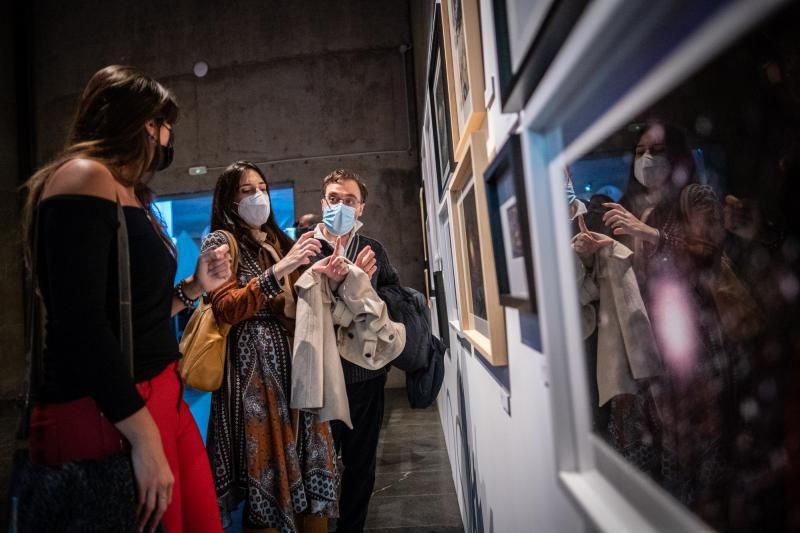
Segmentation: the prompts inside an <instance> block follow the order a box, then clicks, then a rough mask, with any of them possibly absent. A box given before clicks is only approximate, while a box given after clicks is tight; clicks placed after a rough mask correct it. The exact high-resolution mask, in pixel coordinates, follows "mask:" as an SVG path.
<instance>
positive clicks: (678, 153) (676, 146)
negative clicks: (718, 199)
mask: <svg viewBox="0 0 800 533" xmlns="http://www.w3.org/2000/svg"><path fill="white" fill-rule="evenodd" d="M657 126H660V127H661V128H663V129H664V146H665V154H666V156H667V159H668V160H669V162H670V165H671V166H672V172H671V174H670V177H669V180H668V181H667V187H668V192H667V194H665V195H664V196H663V197H662V198H661V200H660V201H659V205H658V206H656V210H657V211H659V210H661V209H663V208H664V207H665V206H669V205H673V206H674V205H675V202H676V201H677V199H678V196H679V195H680V192H681V190H682V189H683V188H684V187H685V186H687V185H689V184H691V183H697V172H696V171H695V163H694V157H692V152H691V150H689V146H688V144H687V142H686V136H685V135H684V133H683V131H682V130H681V129H680V128H678V127H677V126H675V125H673V124H669V123H667V122H664V121H662V120H659V119H650V120H648V121H647V125H646V126H645V128H644V129H642V130H641V133H640V135H639V136H638V137H637V138H636V143H637V144H638V143H639V141H641V139H642V137H643V136H644V134H645V133H647V131H648V130H650V129H651V128H653V127H657ZM633 148H634V154H635V152H636V145H634V147H633ZM635 164H636V157H635V156H634V157H633V158H632V159H631V166H630V170H629V172H628V185H627V187H626V189H625V194H623V195H622V198H621V199H620V201H619V203H620V204H621V205H622V206H624V207H625V208H626V209H627V210H629V211H630V212H631V213H633V214H634V215H636V216H637V217H641V215H642V207H641V206H642V199H643V197H644V196H645V195H646V194H647V189H646V188H645V186H644V185H642V184H641V183H639V181H638V180H637V179H636V178H635V177H634V175H633V172H634V166H635Z"/></svg>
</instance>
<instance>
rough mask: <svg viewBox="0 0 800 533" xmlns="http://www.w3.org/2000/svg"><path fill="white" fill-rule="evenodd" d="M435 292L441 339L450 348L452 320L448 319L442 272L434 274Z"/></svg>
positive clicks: (438, 271) (445, 290)
mask: <svg viewBox="0 0 800 533" xmlns="http://www.w3.org/2000/svg"><path fill="white" fill-rule="evenodd" d="M433 292H434V294H435V295H436V317H437V319H438V322H439V338H441V339H442V342H443V343H444V345H445V346H447V347H448V348H450V319H449V318H448V317H447V289H446V288H445V285H444V274H442V271H441V270H437V271H435V272H434V273H433Z"/></svg>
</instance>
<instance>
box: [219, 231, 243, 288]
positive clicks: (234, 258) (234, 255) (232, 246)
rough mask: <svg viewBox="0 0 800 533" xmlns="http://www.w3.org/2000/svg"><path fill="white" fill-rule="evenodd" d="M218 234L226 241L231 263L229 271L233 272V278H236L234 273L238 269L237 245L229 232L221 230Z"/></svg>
mask: <svg viewBox="0 0 800 533" xmlns="http://www.w3.org/2000/svg"><path fill="white" fill-rule="evenodd" d="M219 232H220V233H221V234H222V235H224V236H225V239H226V240H227V241H228V249H229V251H230V253H231V261H232V263H233V265H232V266H231V270H232V271H233V276H234V277H236V271H237V270H238V269H239V243H238V242H236V237H235V236H234V235H233V233H231V232H230V231H226V230H224V229H221V230H219Z"/></svg>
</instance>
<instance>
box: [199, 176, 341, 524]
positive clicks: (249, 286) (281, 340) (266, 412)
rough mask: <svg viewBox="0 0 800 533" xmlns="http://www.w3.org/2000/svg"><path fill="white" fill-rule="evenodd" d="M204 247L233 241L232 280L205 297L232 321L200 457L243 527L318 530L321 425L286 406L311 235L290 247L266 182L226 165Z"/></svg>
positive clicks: (323, 478)
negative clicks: (298, 286) (238, 511)
mask: <svg viewBox="0 0 800 533" xmlns="http://www.w3.org/2000/svg"><path fill="white" fill-rule="evenodd" d="M211 229H212V230H214V232H213V233H211V234H210V235H209V236H208V237H207V238H206V239H205V241H204V243H203V250H204V251H206V250H212V249H215V248H217V247H219V246H224V245H225V244H228V241H227V239H226V236H225V234H224V233H222V232H221V231H219V230H224V231H227V232H228V233H229V234H232V235H233V236H234V237H235V238H236V240H237V242H238V244H239V260H238V268H237V271H236V272H235V273H234V275H233V277H232V278H231V279H230V280H229V281H228V282H227V283H226V284H225V285H223V286H221V287H220V288H218V289H217V290H215V291H213V292H212V293H211V294H210V297H211V303H212V306H213V309H214V314H215V315H216V316H217V318H218V319H221V320H222V321H223V322H225V323H228V324H232V325H233V329H231V332H230V335H229V337H228V342H229V350H228V353H229V358H228V360H227V362H226V367H225V378H224V379H223V384H222V388H221V389H220V390H219V391H217V392H215V393H214V395H213V397H212V403H211V419H210V423H209V430H208V453H209V457H210V459H211V463H212V467H213V468H212V469H213V471H214V477H215V483H216V488H217V497H218V499H219V505H220V507H221V508H222V510H223V514H224V515H227V514H228V513H229V512H230V511H232V510H234V509H235V508H236V507H237V506H238V504H239V503H240V502H241V501H242V500H244V502H245V510H244V517H243V523H244V528H245V531H272V532H277V531H280V532H281V533H294V532H295V531H305V532H307V533H312V532H326V531H327V519H328V518H330V517H334V516H336V515H337V513H338V505H337V495H338V482H339V480H338V473H337V470H336V459H335V452H334V447H333V439H332V437H331V432H330V427H329V425H328V423H327V422H325V423H321V422H319V419H318V418H317V417H316V415H313V414H311V413H308V412H298V411H293V410H291V409H290V408H289V405H290V398H289V394H290V391H291V375H290V374H291V342H290V340H289V339H290V337H292V336H293V334H294V309H295V305H294V303H295V300H294V293H293V286H294V282H295V281H296V280H297V278H298V277H299V275H298V269H299V268H301V267H303V266H305V265H308V264H309V263H310V261H311V258H312V257H313V256H315V255H316V254H318V253H319V250H320V243H319V241H318V240H316V239H314V238H313V233H312V232H309V233H306V234H304V235H302V236H301V237H300V238H299V239H298V240H297V242H296V243H294V242H292V240H291V239H290V238H289V237H287V236H286V234H285V233H284V232H283V231H282V230H281V229H280V227H279V226H278V224H277V223H276V222H275V215H274V214H273V212H272V209H271V203H270V198H269V187H268V186H267V181H266V179H265V178H264V175H263V173H262V172H261V170H260V169H259V168H258V166H256V165H255V164H253V163H250V162H247V161H238V162H236V163H234V164H232V165H230V166H229V167H228V168H227V169H225V171H224V172H223V173H222V175H221V176H220V177H219V180H218V181H217V187H216V190H215V191H214V203H213V208H212V217H211Z"/></svg>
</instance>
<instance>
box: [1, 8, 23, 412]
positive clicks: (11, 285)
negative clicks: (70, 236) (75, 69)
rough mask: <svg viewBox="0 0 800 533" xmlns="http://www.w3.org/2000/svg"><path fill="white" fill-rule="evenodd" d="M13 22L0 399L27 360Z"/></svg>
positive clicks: (7, 61) (5, 134)
mask: <svg viewBox="0 0 800 533" xmlns="http://www.w3.org/2000/svg"><path fill="white" fill-rule="evenodd" d="M13 23H14V22H13V18H12V17H10V16H6V17H3V18H2V19H0V70H2V72H3V75H2V76H0V250H1V251H0V302H2V304H1V305H0V339H2V341H0V368H2V372H0V398H8V397H13V396H14V395H16V394H17V393H18V392H19V382H20V377H21V375H22V371H23V369H24V364H25V359H24V351H25V350H24V346H25V341H24V333H23V322H24V318H23V317H24V311H23V292H24V291H23V274H22V246H21V242H22V241H21V237H20V227H19V224H18V220H19V212H20V210H19V194H18V192H17V188H18V187H19V182H18V179H19V161H18V153H17V147H18V145H17V98H16V88H15V83H16V79H15V74H14V31H13Z"/></svg>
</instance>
